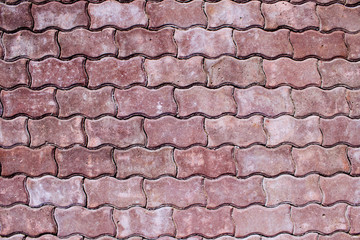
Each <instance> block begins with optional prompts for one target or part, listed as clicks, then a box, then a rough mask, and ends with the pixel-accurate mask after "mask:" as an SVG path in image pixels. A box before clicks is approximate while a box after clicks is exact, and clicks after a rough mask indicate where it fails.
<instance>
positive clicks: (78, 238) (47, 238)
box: [19, 234, 83, 240]
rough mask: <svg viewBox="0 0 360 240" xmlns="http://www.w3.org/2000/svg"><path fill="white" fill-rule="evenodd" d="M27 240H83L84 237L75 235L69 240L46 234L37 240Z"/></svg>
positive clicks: (68, 239) (30, 239)
mask: <svg viewBox="0 0 360 240" xmlns="http://www.w3.org/2000/svg"><path fill="white" fill-rule="evenodd" d="M26 239H27V240H61V239H64V240H82V239H83V237H82V236H80V235H73V236H69V237H67V238H59V237H57V236H54V235H50V234H45V235H42V236H39V237H37V238H30V237H26ZM19 240H21V239H19Z"/></svg>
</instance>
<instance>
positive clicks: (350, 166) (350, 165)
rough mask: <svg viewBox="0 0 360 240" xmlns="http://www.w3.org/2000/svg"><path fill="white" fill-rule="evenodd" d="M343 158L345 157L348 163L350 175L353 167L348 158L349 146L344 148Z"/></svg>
mask: <svg viewBox="0 0 360 240" xmlns="http://www.w3.org/2000/svg"><path fill="white" fill-rule="evenodd" d="M345 156H346V160H347V161H348V162H349V174H351V172H352V170H353V165H352V162H351V160H350V157H349V146H346V148H345Z"/></svg>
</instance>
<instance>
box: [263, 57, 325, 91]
mask: <svg viewBox="0 0 360 240" xmlns="http://www.w3.org/2000/svg"><path fill="white" fill-rule="evenodd" d="M316 63H317V60H316V59H313V58H310V59H306V60H303V61H294V60H292V59H289V58H279V59H277V60H271V61H269V60H264V63H263V66H264V72H265V75H266V86H267V87H275V86H278V85H282V84H287V85H290V86H294V87H305V86H309V85H315V86H320V84H321V78H320V75H319V72H318V70H317V66H316Z"/></svg>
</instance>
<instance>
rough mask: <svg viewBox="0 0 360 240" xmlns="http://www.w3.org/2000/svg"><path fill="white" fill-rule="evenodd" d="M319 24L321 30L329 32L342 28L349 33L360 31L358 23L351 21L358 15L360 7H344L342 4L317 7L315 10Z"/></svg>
mask: <svg viewBox="0 0 360 240" xmlns="http://www.w3.org/2000/svg"><path fill="white" fill-rule="evenodd" d="M317 12H318V15H319V19H320V22H321V30H323V31H329V30H332V29H334V28H342V29H345V30H347V31H350V32H355V31H359V30H360V23H359V22H357V21H355V22H354V21H353V19H354V18H355V19H356V18H357V17H358V16H359V15H360V7H345V6H344V5H342V4H333V5H330V6H319V7H318V8H317Z"/></svg>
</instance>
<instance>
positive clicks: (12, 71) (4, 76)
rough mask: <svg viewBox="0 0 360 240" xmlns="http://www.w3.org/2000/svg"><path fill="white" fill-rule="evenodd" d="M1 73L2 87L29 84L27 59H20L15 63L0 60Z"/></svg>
mask: <svg viewBox="0 0 360 240" xmlns="http://www.w3.org/2000/svg"><path fill="white" fill-rule="evenodd" d="M0 73H1V74H0V87H3V88H11V87H15V86H18V85H28V84H29V77H28V74H27V71H26V60H25V59H19V60H17V61H15V62H5V61H3V60H0Z"/></svg>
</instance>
